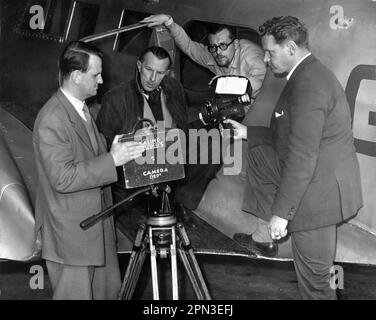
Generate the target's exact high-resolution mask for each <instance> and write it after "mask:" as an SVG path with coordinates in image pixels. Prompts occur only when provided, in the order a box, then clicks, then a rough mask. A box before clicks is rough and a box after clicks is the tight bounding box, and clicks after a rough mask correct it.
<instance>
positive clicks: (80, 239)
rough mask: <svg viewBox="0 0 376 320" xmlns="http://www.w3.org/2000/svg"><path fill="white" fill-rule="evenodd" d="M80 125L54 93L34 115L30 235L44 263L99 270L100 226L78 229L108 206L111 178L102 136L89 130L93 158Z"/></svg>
mask: <svg viewBox="0 0 376 320" xmlns="http://www.w3.org/2000/svg"><path fill="white" fill-rule="evenodd" d="M83 121H84V120H83V119H82V118H81V117H80V116H79V114H78V113H77V111H76V110H75V109H74V107H73V105H72V104H71V103H70V102H69V101H68V99H67V98H66V97H65V95H64V94H63V93H62V92H61V91H60V90H59V91H58V92H57V93H56V94H54V95H53V96H52V97H51V98H50V99H49V100H48V102H47V103H46V104H45V105H44V106H43V108H42V109H41V110H40V112H39V114H38V116H37V119H36V121H35V125H34V131H33V143H34V152H35V159H36V164H37V170H38V177H39V182H38V187H37V195H36V231H37V232H38V231H41V235H42V246H43V249H42V257H43V258H44V259H48V260H52V261H55V262H59V263H64V264H71V265H84V266H85V265H103V264H104V254H105V252H104V234H103V223H102V221H101V222H99V223H97V224H95V225H94V226H93V227H91V228H89V229H88V230H86V231H84V230H82V229H81V228H80V225H79V224H80V222H81V221H82V220H84V219H86V218H88V217H89V216H91V215H93V214H96V213H98V212H100V211H101V210H102V209H104V208H105V207H108V206H110V205H111V204H112V199H111V191H110V189H109V187H106V185H108V184H110V183H112V182H114V181H116V180H117V174H116V168H115V164H114V161H113V158H112V156H111V154H109V153H107V150H106V145H105V140H104V138H103V136H101V135H100V134H99V132H98V130H97V129H96V126H95V125H94V127H95V128H94V129H95V135H96V138H97V141H98V147H99V152H98V154H95V153H94V150H93V147H92V145H91V142H90V138H89V135H88V133H87V130H86V128H85V125H84V122H83ZM109 219H111V220H112V218H109ZM112 223H113V222H112ZM113 232H114V228H113ZM113 236H115V234H113Z"/></svg>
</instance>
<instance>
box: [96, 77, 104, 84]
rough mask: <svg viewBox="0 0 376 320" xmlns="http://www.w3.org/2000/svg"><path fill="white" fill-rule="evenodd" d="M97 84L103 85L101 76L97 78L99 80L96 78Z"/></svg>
mask: <svg viewBox="0 0 376 320" xmlns="http://www.w3.org/2000/svg"><path fill="white" fill-rule="evenodd" d="M97 82H98V84H102V83H103V78H102V76H99V78H98V81H97Z"/></svg>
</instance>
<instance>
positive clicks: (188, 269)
mask: <svg viewBox="0 0 376 320" xmlns="http://www.w3.org/2000/svg"><path fill="white" fill-rule="evenodd" d="M178 253H179V257H180V259H181V261H182V263H183V266H184V269H185V272H186V273H187V275H188V278H189V281H190V282H191V285H192V287H193V290H194V291H195V294H196V297H197V299H198V300H204V296H203V294H202V292H201V288H200V285H199V284H198V281H197V279H196V277H195V274H194V272H193V269H192V267H191V265H190V263H189V260H188V257H187V253H186V252H185V251H184V250H183V249H181V248H178Z"/></svg>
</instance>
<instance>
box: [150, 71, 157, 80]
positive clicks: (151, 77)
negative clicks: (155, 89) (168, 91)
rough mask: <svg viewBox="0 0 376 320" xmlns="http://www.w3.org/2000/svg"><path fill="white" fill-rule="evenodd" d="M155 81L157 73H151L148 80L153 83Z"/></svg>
mask: <svg viewBox="0 0 376 320" xmlns="http://www.w3.org/2000/svg"><path fill="white" fill-rule="evenodd" d="M156 79H157V72H156V71H153V72H152V73H151V75H150V80H151V81H153V82H155V80H156Z"/></svg>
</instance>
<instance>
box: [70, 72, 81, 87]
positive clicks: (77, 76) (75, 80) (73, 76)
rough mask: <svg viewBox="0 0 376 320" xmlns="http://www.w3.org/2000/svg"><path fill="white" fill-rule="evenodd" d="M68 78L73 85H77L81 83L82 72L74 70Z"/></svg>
mask: <svg viewBox="0 0 376 320" xmlns="http://www.w3.org/2000/svg"><path fill="white" fill-rule="evenodd" d="M70 78H71V80H72V81H73V83H74V84H76V85H78V84H80V82H81V78H82V72H81V71H80V70H74V71H73V72H72V73H71V74H70Z"/></svg>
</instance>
